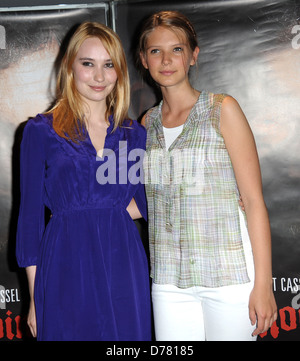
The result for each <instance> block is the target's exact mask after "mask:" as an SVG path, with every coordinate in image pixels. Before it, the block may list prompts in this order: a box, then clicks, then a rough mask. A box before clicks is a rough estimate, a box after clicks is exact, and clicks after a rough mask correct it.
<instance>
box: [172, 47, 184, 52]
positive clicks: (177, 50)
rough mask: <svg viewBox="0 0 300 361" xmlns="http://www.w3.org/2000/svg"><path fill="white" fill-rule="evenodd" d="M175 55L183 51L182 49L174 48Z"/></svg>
mask: <svg viewBox="0 0 300 361" xmlns="http://www.w3.org/2000/svg"><path fill="white" fill-rule="evenodd" d="M173 51H174V52H175V53H180V52H182V51H183V48H182V47H181V46H176V48H174V49H173Z"/></svg>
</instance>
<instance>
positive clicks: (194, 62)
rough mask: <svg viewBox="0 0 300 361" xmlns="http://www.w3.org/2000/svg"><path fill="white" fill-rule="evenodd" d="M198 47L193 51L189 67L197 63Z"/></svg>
mask: <svg viewBox="0 0 300 361" xmlns="http://www.w3.org/2000/svg"><path fill="white" fill-rule="evenodd" d="M199 51H200V49H199V47H198V46H196V48H195V50H194V51H193V55H192V59H191V63H190V65H191V66H193V65H195V64H196V63H197V59H198V55H199Z"/></svg>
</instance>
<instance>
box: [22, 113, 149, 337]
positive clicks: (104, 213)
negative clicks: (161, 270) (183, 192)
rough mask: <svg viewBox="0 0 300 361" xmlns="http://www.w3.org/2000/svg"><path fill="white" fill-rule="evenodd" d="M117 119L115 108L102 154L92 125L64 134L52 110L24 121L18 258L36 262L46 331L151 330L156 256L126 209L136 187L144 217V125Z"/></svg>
mask: <svg viewBox="0 0 300 361" xmlns="http://www.w3.org/2000/svg"><path fill="white" fill-rule="evenodd" d="M112 129H113V118H112V117H110V126H109V127H108V129H107V135H106V139H105V146H104V148H105V151H104V152H105V153H103V156H102V157H101V158H99V157H97V154H96V150H95V148H94V147H93V145H92V143H91V140H90V138H89V136H88V134H86V137H85V139H84V140H83V141H80V142H79V143H74V142H71V141H69V140H66V139H63V138H61V137H59V136H58V135H57V134H56V133H55V131H54V129H53V127H52V115H42V114H39V115H37V116H36V117H35V118H34V119H31V120H29V121H28V123H27V125H26V127H25V130H24V134H23V139H22V144H21V205H20V213H19V222H18V232H17V248H16V254H17V260H18V264H19V266H20V267H28V266H31V265H36V266H37V271H36V278H35V292H34V296H35V305H36V316H37V332H38V337H37V338H38V340H103V341H105V340H108V341H115V340H121V341H122V340H133V341H135V340H138V341H139V340H150V339H151V316H150V314H151V306H150V292H149V274H148V261H147V257H146V253H145V250H144V246H143V243H142V241H141V238H140V235H139V231H138V229H137V227H136V225H135V223H134V221H133V220H132V218H131V217H130V215H129V213H128V212H127V210H126V208H127V206H128V204H129V202H130V201H131V199H132V198H133V197H134V199H135V201H136V203H137V205H138V207H139V210H140V212H141V214H142V215H143V217H144V218H146V209H147V207H146V198H145V192H144V185H143V182H142V181H141V180H142V157H143V154H144V149H145V142H146V130H145V128H143V127H142V126H141V125H140V124H139V123H137V122H136V121H132V122H129V121H128V122H125V123H124V124H123V126H122V127H119V128H117V130H116V131H114V132H112ZM129 178H130V179H129ZM45 207H46V208H48V209H50V211H51V214H52V216H51V218H50V221H49V222H48V223H47V225H46V226H45V221H44V219H45V216H44V215H45Z"/></svg>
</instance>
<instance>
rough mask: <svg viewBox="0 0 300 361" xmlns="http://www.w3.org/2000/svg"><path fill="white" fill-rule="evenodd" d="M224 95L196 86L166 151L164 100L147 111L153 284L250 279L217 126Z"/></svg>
mask: <svg viewBox="0 0 300 361" xmlns="http://www.w3.org/2000/svg"><path fill="white" fill-rule="evenodd" d="M225 97H226V95H225V94H213V93H209V92H206V91H203V92H201V94H200V96H199V98H198V100H197V102H196V104H195V105H194V107H193V108H192V110H191V112H190V114H189V117H188V119H187V120H186V122H185V124H184V127H183V130H182V132H181V134H180V135H179V136H178V137H177V139H176V140H175V141H174V142H173V143H172V144H171V146H170V147H169V149H168V150H166V147H165V140H164V134H163V127H162V122H161V108H162V102H161V103H160V104H159V105H158V106H156V107H154V108H152V109H150V110H149V111H148V113H147V115H146V129H147V143H146V155H145V157H144V176H145V187H146V193H147V202H148V226H149V247H150V265H151V277H152V278H153V281H154V282H155V283H159V284H174V285H176V286H178V287H180V288H187V287H192V286H203V287H220V286H226V285H232V284H239V283H246V282H249V278H248V275H247V269H246V261H245V256H244V250H243V243H242V236H241V229H240V218H239V204H238V199H239V191H238V187H237V184H236V179H235V176H234V172H233V167H232V164H231V160H230V157H229V154H228V152H227V149H226V147H225V143H224V139H223V137H222V135H221V132H220V112H221V104H222V101H223V99H224V98H225Z"/></svg>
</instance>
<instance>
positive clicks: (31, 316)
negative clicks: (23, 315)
mask: <svg viewBox="0 0 300 361" xmlns="http://www.w3.org/2000/svg"><path fill="white" fill-rule="evenodd" d="M27 324H28V326H29V329H30V332H31V334H32V336H33V337H36V335H37V327H36V315H35V305H34V301H33V300H31V301H30V305H29V312H28V317H27Z"/></svg>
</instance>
